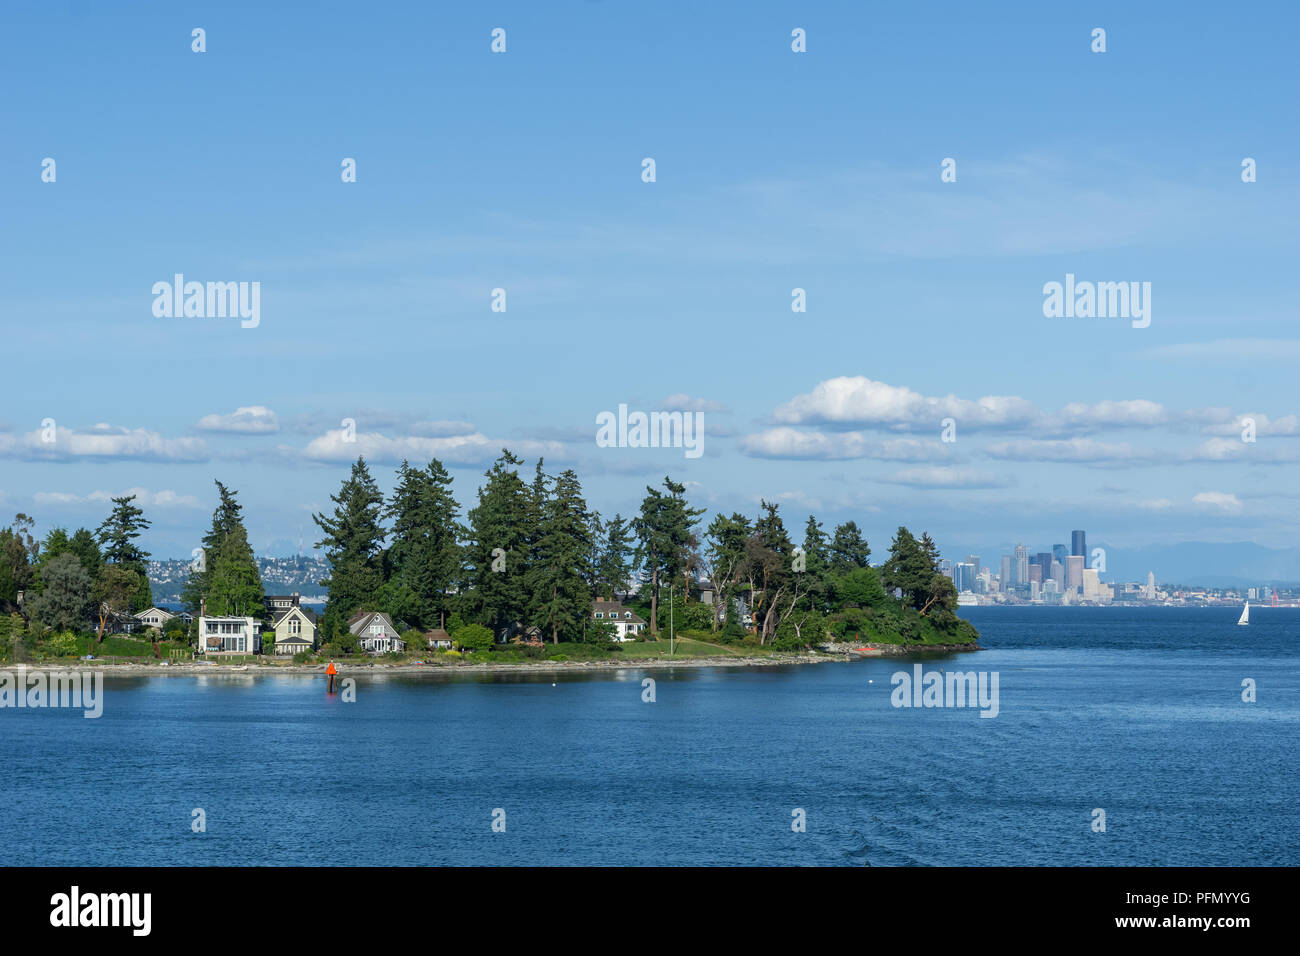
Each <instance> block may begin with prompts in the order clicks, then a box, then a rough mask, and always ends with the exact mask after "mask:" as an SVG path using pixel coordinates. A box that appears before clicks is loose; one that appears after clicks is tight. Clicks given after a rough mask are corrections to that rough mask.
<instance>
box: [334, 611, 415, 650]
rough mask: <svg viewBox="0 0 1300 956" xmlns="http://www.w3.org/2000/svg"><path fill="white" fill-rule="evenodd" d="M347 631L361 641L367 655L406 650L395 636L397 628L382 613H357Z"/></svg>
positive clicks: (400, 640) (404, 645)
mask: <svg viewBox="0 0 1300 956" xmlns="http://www.w3.org/2000/svg"><path fill="white" fill-rule="evenodd" d="M348 630H349V631H351V632H352V633H353V634H355V635H357V637H359V638H360V639H361V646H362V647H364V648H365V649H366V653H368V654H387V653H388V652H389V651H402V650H405V649H406V642H405V641H404V640H402V639H401V638H400V637H398V636H397V626H396V625H395V624H393V619H392V618H390V617H389V616H388V615H387V614H385V613H384V612H383V611H358V612H357V613H356V614H354V615H353V617H352V620H351V621H350V622H349V623H348Z"/></svg>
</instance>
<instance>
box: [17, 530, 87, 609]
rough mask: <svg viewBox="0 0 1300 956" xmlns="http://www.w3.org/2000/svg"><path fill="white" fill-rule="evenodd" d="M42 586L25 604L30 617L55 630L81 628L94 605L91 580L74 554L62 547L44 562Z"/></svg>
mask: <svg viewBox="0 0 1300 956" xmlns="http://www.w3.org/2000/svg"><path fill="white" fill-rule="evenodd" d="M47 540H48V538H47ZM64 543H65V544H66V535H65V540H64ZM41 585H42V587H41V591H40V593H39V594H36V595H34V596H33V597H32V599H31V601H30V602H28V604H27V608H28V610H29V611H30V612H31V615H32V617H33V618H34V619H35V620H38V621H40V622H41V623H42V624H44V625H45V626H46V627H48V628H51V629H53V630H56V631H74V630H81V629H83V628H84V627H85V625H86V622H87V621H88V620H90V615H91V612H92V610H93V608H94V591H93V588H94V581H93V580H92V579H91V577H90V575H89V574H87V573H86V569H85V568H83V567H82V566H81V561H80V560H78V558H77V556H76V555H75V554H73V553H72V552H70V551H68V550H66V549H65V550H63V551H62V552H61V553H59V554H57V555H56V556H55V557H53V558H51V559H49V560H48V561H45V562H44V563H43V564H42V567H41Z"/></svg>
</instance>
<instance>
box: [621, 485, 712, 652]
mask: <svg viewBox="0 0 1300 956" xmlns="http://www.w3.org/2000/svg"><path fill="white" fill-rule="evenodd" d="M664 487H665V488H666V489H667V490H668V494H666V495H665V494H663V493H662V492H660V491H658V490H656V489H654V488H651V487H647V488H646V496H645V498H644V499H643V500H642V501H641V513H640V514H639V515H638V516H637V517H636V518H635V519H634V520H633V522H632V525H633V528H634V529H635V531H636V536H637V540H638V546H637V550H636V563H637V566H638V567H640V568H641V569H642V570H643V571H646V572H648V573H649V575H650V633H651V634H652V635H655V636H657V635H658V633H659V621H658V618H659V591H660V589H661V588H662V587H663V585H664V584H665V583H667V582H670V581H672V580H674V579H675V578H679V577H680V578H682V579H683V583H686V575H687V573H688V572H689V570H690V569H691V567H692V565H693V563H694V561H695V553H694V549H695V547H696V538H695V535H694V531H693V529H694V527H695V524H696V522H698V521H699V518H700V515H702V514H704V509H703V508H699V509H696V508H691V507H689V506H688V505H687V504H686V497H685V494H686V486H685V485H682V484H679V483H677V482H675V481H673V480H672V478H669V477H665V478H664Z"/></svg>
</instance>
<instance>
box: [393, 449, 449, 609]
mask: <svg viewBox="0 0 1300 956" xmlns="http://www.w3.org/2000/svg"><path fill="white" fill-rule="evenodd" d="M451 483H452V480H451V476H450V475H449V474H448V473H447V470H446V469H445V468H444V467H443V466H442V462H440V461H438V459H436V458H435V459H433V460H432V461H430V462H429V465H428V467H427V468H424V469H416V468H412V467H411V466H410V464H409V463H408V462H405V461H403V462H402V466H401V468H400V469H398V481H397V487H396V488H395V489H394V490H393V494H392V497H391V498H390V499H389V503H388V509H387V511H386V512H385V517H386V518H389V519H391V520H392V522H393V526H392V529H391V531H390V533H391V536H392V541H393V544H392V547H391V548H390V549H389V554H388V559H389V565H390V567H391V569H392V577H391V578H390V580H389V581H388V582H387V583H386V584H385V593H386V597H387V600H386V602H385V603H386V604H388V605H389V606H388V607H387V608H386V609H387V610H389V611H392V612H395V613H398V614H399V615H400V616H402V617H403V618H406V619H409V620H411V621H412V622H413V623H415V624H417V625H419V626H420V627H422V628H430V627H434V626H435V625H436V626H438V627H442V626H444V625H445V623H446V617H447V614H448V612H449V610H450V608H449V601H450V597H449V593H450V591H451V589H452V586H453V583H454V582H455V581H456V578H457V575H458V571H459V569H460V542H459V538H460V535H461V528H460V526H459V525H458V523H457V518H458V516H459V514H460V506H459V505H458V504H457V503H456V499H455V498H454V497H453V496H452V494H451Z"/></svg>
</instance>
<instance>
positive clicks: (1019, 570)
mask: <svg viewBox="0 0 1300 956" xmlns="http://www.w3.org/2000/svg"><path fill="white" fill-rule="evenodd" d="M1011 583H1012V584H1028V583H1029V551H1028V549H1027V548H1026V547H1025V546H1024V545H1023V544H1018V545H1016V561H1015V574H1014V576H1013V577H1012V580H1011Z"/></svg>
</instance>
